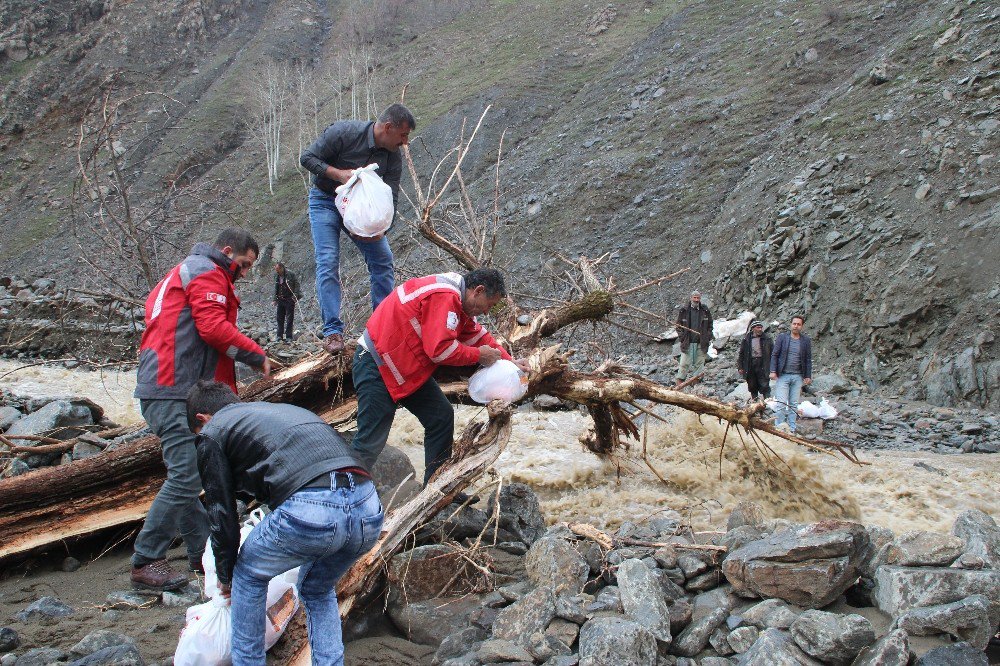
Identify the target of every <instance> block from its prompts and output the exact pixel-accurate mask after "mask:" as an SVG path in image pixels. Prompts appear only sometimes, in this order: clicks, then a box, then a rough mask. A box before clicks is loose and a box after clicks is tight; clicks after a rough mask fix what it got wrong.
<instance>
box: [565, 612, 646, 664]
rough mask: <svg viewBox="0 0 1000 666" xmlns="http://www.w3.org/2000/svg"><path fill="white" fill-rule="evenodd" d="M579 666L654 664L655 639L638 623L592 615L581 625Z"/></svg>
mask: <svg viewBox="0 0 1000 666" xmlns="http://www.w3.org/2000/svg"><path fill="white" fill-rule="evenodd" d="M579 655H580V666H606V665H607V664H615V665H616V666H656V663H657V659H656V639H655V638H654V637H653V635H652V634H651V633H649V631H647V630H646V629H645V628H644V627H642V626H640V625H639V624H637V623H635V622H632V621H631V620H626V619H624V618H618V617H595V618H594V619H592V620H588V621H587V623H586V624H584V625H583V627H581V628H580V651H579Z"/></svg>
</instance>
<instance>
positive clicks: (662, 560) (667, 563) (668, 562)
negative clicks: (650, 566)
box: [653, 546, 677, 569]
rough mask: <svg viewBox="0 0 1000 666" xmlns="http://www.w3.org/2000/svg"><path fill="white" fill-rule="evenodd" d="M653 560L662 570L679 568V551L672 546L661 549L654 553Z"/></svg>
mask: <svg viewBox="0 0 1000 666" xmlns="http://www.w3.org/2000/svg"><path fill="white" fill-rule="evenodd" d="M653 559H654V560H655V561H656V566H658V567H660V568H661V569H674V568H676V567H677V550H676V549H675V548H673V547H672V546H665V547H663V548H659V549H657V550H656V551H655V552H654V553H653Z"/></svg>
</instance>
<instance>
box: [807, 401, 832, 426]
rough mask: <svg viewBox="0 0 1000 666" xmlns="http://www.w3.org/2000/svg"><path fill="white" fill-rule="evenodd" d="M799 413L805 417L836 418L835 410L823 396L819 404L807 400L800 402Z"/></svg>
mask: <svg viewBox="0 0 1000 666" xmlns="http://www.w3.org/2000/svg"><path fill="white" fill-rule="evenodd" d="M799 414H801V415H802V416H804V417H805V418H807V419H823V420H824V421H825V420H829V419H833V418H836V417H837V410H836V409H834V407H833V405H831V404H830V403H829V402H827V401H826V398H823V400H822V401H821V402H820V403H819V405H814V404H812V403H811V402H809V401H808V400H804V401H803V402H800V403H799Z"/></svg>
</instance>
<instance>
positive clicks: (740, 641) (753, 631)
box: [727, 626, 760, 654]
mask: <svg viewBox="0 0 1000 666" xmlns="http://www.w3.org/2000/svg"><path fill="white" fill-rule="evenodd" d="M758 636H760V632H759V631H757V627H753V626H749V627H737V628H736V629H733V630H732V631H730V632H729V636H728V638H727V640H728V641H729V647H730V648H732V650H733V652H735V653H736V654H743V653H744V652H746V651H747V650H749V649H750V648H751V646H753V644H754V643H755V642H756V641H757V637H758Z"/></svg>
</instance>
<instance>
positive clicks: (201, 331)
mask: <svg viewBox="0 0 1000 666" xmlns="http://www.w3.org/2000/svg"><path fill="white" fill-rule="evenodd" d="M259 251H260V250H259V248H258V246H257V242H256V241H255V240H254V239H253V238H252V237H251V236H250V234H249V233H247V232H246V231H243V230H242V229H226V230H224V231H223V232H222V233H221V234H219V237H218V238H217V239H216V241H215V244H214V246H213V245H209V244H208V243H198V244H197V245H195V246H194V248H193V249H192V250H191V254H190V255H189V256H188V257H187V259H185V260H184V261H182V262H181V263H180V264H178V265H177V266H175V267H174V268H173V269H171V270H170V272H169V273H167V275H166V277H164V278H163V279H162V280H160V282H159V284H157V285H156V286H155V287H154V288H153V290H152V291H151V292H150V293H149V297H148V298H147V299H146V330H145V332H144V333H143V334H142V342H141V344H140V347H139V368H138V381H137V384H136V389H135V397H136V398H138V399H139V406H140V408H141V410H142V417H143V418H144V419H146V423H148V424H149V428H150V430H152V431H153V433H155V434H156V436H157V437H159V438H160V444H161V446H162V448H163V462H164V464H165V465H166V468H167V480H166V481H165V482H164V483H163V487H161V488H160V491H159V492H158V493H157V494H156V498H155V499H154V500H153V504H152V506H150V507H149V513H148V514H147V515H146V522H145V523H144V524H143V526H142V530H141V531H140V532H139V536H138V537H136V540H135V554H134V555H133V556H132V584H133V586H135V587H137V588H143V589H151V590H160V591H162V590H172V589H176V588H179V587H182V586H183V585H185V584H186V583H187V580H188V579H187V576H186V575H184V574H183V573H180V572H177V571H174V570H173V569H172V568H171V567H170V566H169V565H168V564H167V560H166V555H167V549H168V548H169V546H170V542H171V541H173V539H174V537H175V536H176V535H177V532H178V531H180V534H181V537H182V538H183V539H184V544H185V545H186V546H187V555H188V562H189V564H190V566H191V568H192V570H195V571H199V570H201V556H202V553H203V552H204V550H205V542H206V541H207V539H208V535H209V531H210V530H209V522H208V514H207V513H206V512H205V507H204V506H203V505H202V503H201V500H199V499H198V496H199V495H200V494H201V478H200V477H199V475H198V460H197V456H196V450H195V446H194V435H193V434H192V433H191V431H190V429H189V428H188V423H187V411H186V407H185V400H186V399H187V394H188V391H189V390H190V389H191V387H192V386H194V385H195V384H196V383H197V382H198V380H200V379H208V380H215V381H219V382H222V383H224V384H227V385H228V386H229V387H230V388H232V389H233V391H234V392H235V391H236V367H235V361H240V362H241V363H245V364H247V365H250V366H253V367H256V368H261V369H262V370H263V372H264V376H265V377H267V376H269V375H270V372H271V366H270V363H269V361H268V360H267V357H266V356H265V355H264V350H262V349H261V348H260V346H259V345H258V344H257V343H256V342H254V341H253V340H251V339H250V338H248V337H246V336H245V335H243V334H242V333H240V332H239V330H238V329H237V328H236V314H237V311H238V310H239V306H240V301H239V299H238V298H237V297H236V292H235V290H234V289H233V283H234V282H235V281H236V280H238V279H239V278H241V277H243V276H244V275H246V273H247V271H249V270H250V268H251V267H252V266H253V264H254V262H255V261H256V260H257V255H258V253H259Z"/></svg>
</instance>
